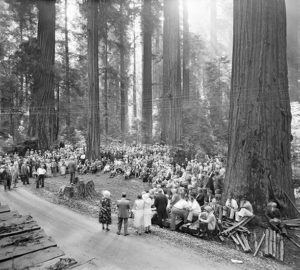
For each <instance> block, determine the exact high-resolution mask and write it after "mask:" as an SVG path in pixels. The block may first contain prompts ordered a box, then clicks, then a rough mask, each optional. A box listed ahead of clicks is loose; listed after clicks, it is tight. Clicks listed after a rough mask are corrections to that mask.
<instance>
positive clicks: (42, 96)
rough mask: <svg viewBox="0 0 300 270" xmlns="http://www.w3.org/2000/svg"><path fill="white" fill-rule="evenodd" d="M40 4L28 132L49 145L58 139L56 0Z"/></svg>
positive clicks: (38, 4) (41, 142) (43, 145)
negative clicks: (55, 60) (36, 55)
mask: <svg viewBox="0 0 300 270" xmlns="http://www.w3.org/2000/svg"><path fill="white" fill-rule="evenodd" d="M37 6H38V40H37V45H38V48H39V52H40V53H39V62H38V63H39V70H38V71H37V72H35V78H34V81H35V82H34V84H35V85H34V89H33V92H32V103H31V106H30V124H29V125H30V128H29V135H31V136H34V137H37V138H38V141H39V147H40V148H42V149H46V148H49V146H50V145H51V144H52V143H53V142H54V141H55V140H56V139H57V137H56V136H57V128H58V127H56V123H57V121H56V117H57V116H56V111H55V98H54V91H55V85H54V58H55V0H49V1H46V0H41V1H38V3H37Z"/></svg>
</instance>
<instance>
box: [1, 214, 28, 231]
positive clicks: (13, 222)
mask: <svg viewBox="0 0 300 270" xmlns="http://www.w3.org/2000/svg"><path fill="white" fill-rule="evenodd" d="M32 221H33V219H32V217H31V216H29V215H27V216H22V217H12V218H10V219H8V220H6V221H2V222H0V228H1V227H5V228H8V227H13V226H18V225H22V224H26V223H29V222H32Z"/></svg>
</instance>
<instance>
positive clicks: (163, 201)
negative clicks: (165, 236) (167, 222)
mask: <svg viewBox="0 0 300 270" xmlns="http://www.w3.org/2000/svg"><path fill="white" fill-rule="evenodd" d="M154 206H155V207H156V210H157V219H158V225H159V227H162V221H163V220H164V219H166V218H167V206H168V199H167V197H166V195H164V194H163V190H162V189H159V190H158V195H157V196H156V198H155V200H154Z"/></svg>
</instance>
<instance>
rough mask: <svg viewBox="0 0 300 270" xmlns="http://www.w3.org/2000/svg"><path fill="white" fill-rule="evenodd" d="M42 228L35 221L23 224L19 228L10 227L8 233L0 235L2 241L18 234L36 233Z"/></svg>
mask: <svg viewBox="0 0 300 270" xmlns="http://www.w3.org/2000/svg"><path fill="white" fill-rule="evenodd" d="M40 228H41V227H40V226H39V225H38V224H37V223H36V222H35V221H31V222H27V223H23V224H21V225H18V226H14V227H9V228H8V229H9V230H8V231H7V232H3V233H0V239H1V238H3V237H8V236H12V235H16V234H21V233H25V232H31V231H36V230H39V229H40Z"/></svg>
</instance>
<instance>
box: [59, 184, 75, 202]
mask: <svg viewBox="0 0 300 270" xmlns="http://www.w3.org/2000/svg"><path fill="white" fill-rule="evenodd" d="M62 194H63V197H64V198H65V199H68V198H73V197H74V187H73V186H71V185H67V186H65V187H64V188H63V190H62Z"/></svg>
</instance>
